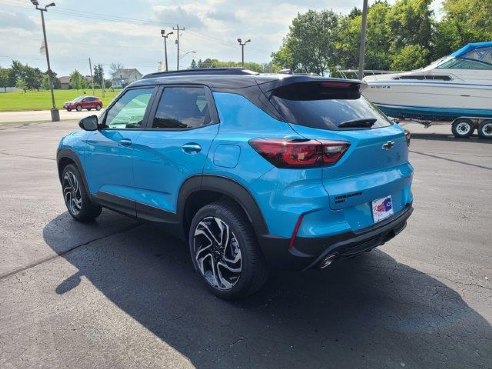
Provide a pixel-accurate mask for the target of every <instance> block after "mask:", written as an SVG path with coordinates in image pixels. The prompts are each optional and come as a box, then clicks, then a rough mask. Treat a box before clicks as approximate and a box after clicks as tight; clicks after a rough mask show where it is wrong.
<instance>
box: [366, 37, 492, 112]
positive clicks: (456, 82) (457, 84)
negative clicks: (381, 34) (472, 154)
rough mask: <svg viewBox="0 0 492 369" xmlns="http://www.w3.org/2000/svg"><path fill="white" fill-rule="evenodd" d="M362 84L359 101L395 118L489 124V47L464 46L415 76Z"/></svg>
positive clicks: (491, 102)
mask: <svg viewBox="0 0 492 369" xmlns="http://www.w3.org/2000/svg"><path fill="white" fill-rule="evenodd" d="M364 81H366V82H367V84H368V86H367V88H366V89H365V90H364V91H363V94H364V96H365V97H366V98H367V99H369V101H371V102H373V103H374V104H375V105H377V106H378V107H379V108H380V109H381V110H383V111H384V112H385V113H386V115H388V116H391V117H394V118H409V119H421V120H430V121H453V120H455V119H456V118H458V117H477V118H492V41H490V42H479V43H472V44H468V45H466V46H465V47H463V48H461V49H459V50H458V51H455V52H454V53H452V54H451V55H449V56H446V57H444V58H442V59H439V60H438V61H436V62H434V63H432V64H430V65H429V66H427V67H425V68H422V69H419V70H414V71H411V72H401V73H394V74H384V75H375V76H368V77H366V78H364Z"/></svg>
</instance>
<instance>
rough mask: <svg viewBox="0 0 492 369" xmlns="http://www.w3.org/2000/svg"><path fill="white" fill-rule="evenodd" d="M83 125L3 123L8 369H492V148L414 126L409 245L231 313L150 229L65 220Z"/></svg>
mask: <svg viewBox="0 0 492 369" xmlns="http://www.w3.org/2000/svg"><path fill="white" fill-rule="evenodd" d="M75 128H76V122H75V121H70V122H59V123H41V124H9V125H1V124H0V210H1V211H0V367H1V368H5V369H8V368H32V367H40V368H130V367H132V368H156V367H163V368H189V367H196V368H337V369H343V368H347V369H355V368H426V369H428V368H446V369H450V368H457V369H464V368H492V326H491V324H492V284H491V280H492V237H491V230H492V191H491V185H492V141H485V140H479V139H477V138H473V139H470V140H455V139H453V138H452V137H450V134H449V133H448V132H449V127H436V128H435V129H434V128H431V129H429V130H424V129H422V128H419V127H413V126H412V127H411V128H410V130H412V131H413V132H415V134H414V137H413V141H412V146H411V161H412V163H413V165H414V167H415V179H414V195H415V212H414V214H413V216H412V218H411V219H410V221H409V224H408V227H407V229H406V230H405V231H404V232H403V233H402V234H400V235H399V236H398V237H397V238H396V239H394V240H392V241H391V242H389V243H388V244H386V245H384V246H382V247H381V248H380V249H378V250H376V251H373V252H371V253H368V254H365V255H363V256H361V257H358V258H356V259H353V260H349V261H344V262H340V263H338V264H334V265H333V266H332V267H331V268H330V269H327V270H325V271H323V272H319V271H310V272H305V273H290V272H276V273H274V274H272V275H271V278H270V280H269V282H268V284H267V285H266V288H264V289H263V290H262V291H261V292H260V293H258V294H257V295H255V296H253V297H251V298H250V299H248V300H245V301H242V302H235V303H231V302H224V301H221V300H219V299H217V298H215V297H214V296H212V295H211V294H209V293H208V291H207V290H206V289H205V288H203V286H202V284H201V281H200V280H199V278H198V275H197V274H195V273H193V271H192V265H191V262H190V260H189V258H188V254H187V249H186V247H185V246H184V245H183V244H182V243H181V242H179V241H176V240H174V239H173V238H172V237H170V236H169V235H166V234H165V233H164V232H163V231H162V230H161V229H159V228H157V227H156V226H154V225H151V224H145V223H139V222H136V221H134V220H132V219H130V218H126V217H124V216H121V215H118V214H115V213H112V212H110V211H107V210H104V211H103V214H102V216H101V217H100V218H99V219H98V220H97V222H95V223H93V224H87V225H83V224H79V223H76V222H74V221H73V220H72V219H71V218H70V216H69V215H68V213H67V212H66V210H65V207H64V204H63V200H62V196H61V189H60V185H59V183H58V179H57V174H56V162H55V159H54V158H55V150H56V146H57V143H58V140H59V138H60V137H61V136H62V135H64V134H66V133H67V132H69V131H71V130H73V129H75ZM431 132H437V133H434V134H433V133H431Z"/></svg>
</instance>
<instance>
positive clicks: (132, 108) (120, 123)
mask: <svg viewBox="0 0 492 369" xmlns="http://www.w3.org/2000/svg"><path fill="white" fill-rule="evenodd" d="M153 91H154V89H153V88H137V89H133V90H128V91H126V92H125V94H124V95H123V96H121V97H120V99H119V100H118V101H117V102H116V104H114V105H113V106H112V107H111V108H110V109H109V111H108V113H107V115H106V122H105V126H106V128H112V129H126V128H140V127H141V126H142V123H143V119H144V116H145V111H146V110H147V106H148V105H149V100H150V97H151V96H152V92H153Z"/></svg>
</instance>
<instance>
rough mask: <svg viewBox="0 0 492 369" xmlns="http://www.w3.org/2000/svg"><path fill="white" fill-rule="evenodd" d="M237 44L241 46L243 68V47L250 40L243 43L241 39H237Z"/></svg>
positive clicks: (242, 64)
mask: <svg viewBox="0 0 492 369" xmlns="http://www.w3.org/2000/svg"><path fill="white" fill-rule="evenodd" d="M237 42H238V43H239V45H240V46H241V66H243V67H244V45H246V44H247V43H248V42H251V40H249V39H248V40H246V41H244V42H243V40H242V39H240V38H238V39H237Z"/></svg>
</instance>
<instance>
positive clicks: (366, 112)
mask: <svg viewBox="0 0 492 369" xmlns="http://www.w3.org/2000/svg"><path fill="white" fill-rule="evenodd" d="M271 101H272V103H273V104H274V105H275V107H276V108H277V110H279V112H280V113H281V114H282V116H283V117H284V119H285V120H286V121H287V122H289V123H294V124H299V125H303V126H307V127H312V128H320V129H327V130H341V129H353V128H358V129H360V128H366V129H367V128H380V127H387V126H389V125H391V124H392V123H391V122H390V121H389V119H388V118H386V116H385V115H384V114H383V113H382V112H381V111H380V110H379V109H378V108H377V107H375V106H374V105H373V104H371V103H370V102H369V101H367V100H366V98H364V97H363V96H362V95H361V94H360V91H359V85H358V84H355V85H349V84H346V86H344V87H342V86H340V87H332V86H331V85H330V84H326V85H323V83H318V82H317V83H302V84H297V83H295V84H292V85H288V86H285V87H281V88H279V89H277V90H275V91H274V92H273V95H272V98H271ZM348 122H359V123H360V127H357V126H356V125H350V124H346V123H348ZM367 122H371V124H370V125H367ZM342 123H345V124H342ZM343 126H345V128H344V127H343Z"/></svg>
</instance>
